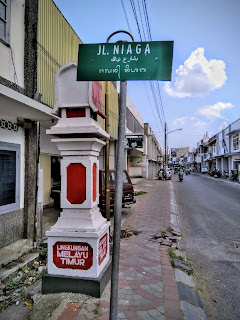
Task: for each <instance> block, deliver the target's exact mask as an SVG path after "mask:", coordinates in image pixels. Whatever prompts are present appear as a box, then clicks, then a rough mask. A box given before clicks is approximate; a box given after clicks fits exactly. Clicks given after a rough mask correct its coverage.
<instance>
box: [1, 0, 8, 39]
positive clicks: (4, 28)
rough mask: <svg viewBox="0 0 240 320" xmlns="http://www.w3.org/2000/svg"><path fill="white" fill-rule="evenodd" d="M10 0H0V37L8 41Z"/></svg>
mask: <svg viewBox="0 0 240 320" xmlns="http://www.w3.org/2000/svg"><path fill="white" fill-rule="evenodd" d="M9 33H10V0H0V39H2V40H4V41H6V42H7V43H9Z"/></svg>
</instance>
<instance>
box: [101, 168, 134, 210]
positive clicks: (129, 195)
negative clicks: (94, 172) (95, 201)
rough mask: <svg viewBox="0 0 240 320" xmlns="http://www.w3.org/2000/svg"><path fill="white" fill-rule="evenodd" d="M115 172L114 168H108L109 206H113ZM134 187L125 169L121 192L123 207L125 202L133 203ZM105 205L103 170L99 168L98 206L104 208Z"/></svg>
mask: <svg viewBox="0 0 240 320" xmlns="http://www.w3.org/2000/svg"><path fill="white" fill-rule="evenodd" d="M116 173H117V171H116V170H115V169H110V170H109V189H110V208H112V209H113V208H114V199H115V188H116ZM134 202H136V200H135V199H134V188H133V184H132V181H131V179H130V177H129V175H128V173H127V170H124V171H123V192H122V204H123V207H124V206H125V204H126V203H134ZM105 205H106V196H105V170H99V207H100V209H101V210H104V208H105Z"/></svg>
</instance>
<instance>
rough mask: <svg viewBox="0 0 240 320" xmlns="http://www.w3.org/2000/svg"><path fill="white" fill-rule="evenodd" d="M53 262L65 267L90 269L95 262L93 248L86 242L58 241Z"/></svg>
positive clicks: (54, 248)
mask: <svg viewBox="0 0 240 320" xmlns="http://www.w3.org/2000/svg"><path fill="white" fill-rule="evenodd" d="M53 263H54V264H55V266H56V267H58V268H63V269H80V270H88V269H89V268H91V266H92V264H93V249H92V247H91V246H90V245H89V244H88V243H84V242H56V243H55V244H54V246H53Z"/></svg>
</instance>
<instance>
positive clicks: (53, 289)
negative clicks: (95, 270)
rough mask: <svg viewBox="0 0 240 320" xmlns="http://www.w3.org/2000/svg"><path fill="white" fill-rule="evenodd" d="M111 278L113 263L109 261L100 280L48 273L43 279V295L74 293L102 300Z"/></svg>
mask: <svg viewBox="0 0 240 320" xmlns="http://www.w3.org/2000/svg"><path fill="white" fill-rule="evenodd" d="M110 278H111V261H108V263H107V265H106V266H105V267H104V269H103V271H102V272H101V274H100V275H99V277H98V278H95V279H94V278H91V279H90V278H79V277H64V276H55V275H50V274H48V273H46V274H45V275H44V276H43V278H42V293H43V294H47V293H61V292H73V293H82V294H87V295H89V296H92V297H96V298H100V297H101V295H102V293H103V291H104V289H105V288H106V286H107V284H108V281H109V280H110Z"/></svg>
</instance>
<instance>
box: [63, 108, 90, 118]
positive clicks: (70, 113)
mask: <svg viewBox="0 0 240 320" xmlns="http://www.w3.org/2000/svg"><path fill="white" fill-rule="evenodd" d="M66 115H67V118H76V117H79V118H80V117H86V115H85V109H84V108H67V109H66Z"/></svg>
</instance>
